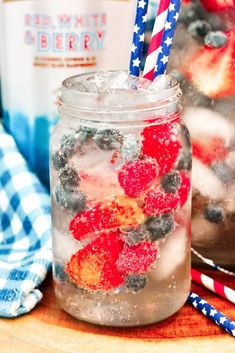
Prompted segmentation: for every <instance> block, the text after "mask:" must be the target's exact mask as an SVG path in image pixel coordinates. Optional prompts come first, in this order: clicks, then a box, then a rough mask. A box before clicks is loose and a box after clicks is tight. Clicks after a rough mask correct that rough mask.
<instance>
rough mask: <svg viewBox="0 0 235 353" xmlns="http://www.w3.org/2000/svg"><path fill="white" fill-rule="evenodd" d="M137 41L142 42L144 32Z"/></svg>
mask: <svg viewBox="0 0 235 353" xmlns="http://www.w3.org/2000/svg"><path fill="white" fill-rule="evenodd" d="M139 41H140V42H143V41H144V33H143V34H141V35H140V36H139Z"/></svg>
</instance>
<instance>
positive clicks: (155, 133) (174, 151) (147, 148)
mask: <svg viewBox="0 0 235 353" xmlns="http://www.w3.org/2000/svg"><path fill="white" fill-rule="evenodd" d="M178 125H179V124H178V123H177V122H176V121H174V122H170V123H169V122H168V123H165V124H160V125H154V126H148V127H146V128H145V129H144V130H143V132H142V135H143V147H142V152H143V154H144V155H147V156H149V157H152V158H155V159H156V160H157V163H158V166H159V174H160V175H162V174H164V173H167V172H169V170H170V169H172V167H173V166H174V164H175V162H176V160H177V158H178V155H179V152H180V149H181V147H182V144H181V142H180V141H179V136H178V131H177V126H178Z"/></svg>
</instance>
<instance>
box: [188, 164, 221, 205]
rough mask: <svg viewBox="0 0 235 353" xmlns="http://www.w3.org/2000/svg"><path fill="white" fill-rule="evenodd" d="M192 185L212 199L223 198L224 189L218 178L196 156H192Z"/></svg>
mask: <svg viewBox="0 0 235 353" xmlns="http://www.w3.org/2000/svg"><path fill="white" fill-rule="evenodd" d="M192 186H193V188H194V189H196V190H197V191H199V192H200V193H201V194H202V195H203V196H207V197H209V198H210V199H212V200H218V199H223V198H224V197H225V195H226V189H225V187H224V185H223V183H222V182H221V181H220V180H219V178H217V176H216V175H215V174H214V173H213V172H212V170H211V169H209V168H208V167H207V166H205V165H204V164H203V163H201V162H200V161H199V160H198V159H196V158H193V172H192Z"/></svg>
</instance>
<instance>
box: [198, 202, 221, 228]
mask: <svg viewBox="0 0 235 353" xmlns="http://www.w3.org/2000/svg"><path fill="white" fill-rule="evenodd" d="M203 213H204V216H205V218H206V219H207V220H208V221H209V222H211V223H216V224H219V223H222V222H223V221H224V219H225V213H224V209H223V208H222V207H221V206H220V205H217V204H213V203H211V204H209V205H207V207H205V208H204V210H203Z"/></svg>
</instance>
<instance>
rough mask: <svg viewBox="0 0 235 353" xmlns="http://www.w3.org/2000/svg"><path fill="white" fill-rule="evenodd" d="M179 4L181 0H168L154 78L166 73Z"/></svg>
mask: <svg viewBox="0 0 235 353" xmlns="http://www.w3.org/2000/svg"><path fill="white" fill-rule="evenodd" d="M180 5H181V0H171V1H170V6H169V10H168V13H167V19H166V23H165V30H164V32H163V36H162V42H161V49H160V50H159V55H158V57H157V61H156V66H155V72H154V78H155V77H157V76H158V75H163V74H165V73H166V68H167V64H168V60H169V55H170V51H171V47H172V43H173V39H174V34H175V28H176V22H177V20H178V17H179V12H180Z"/></svg>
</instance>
